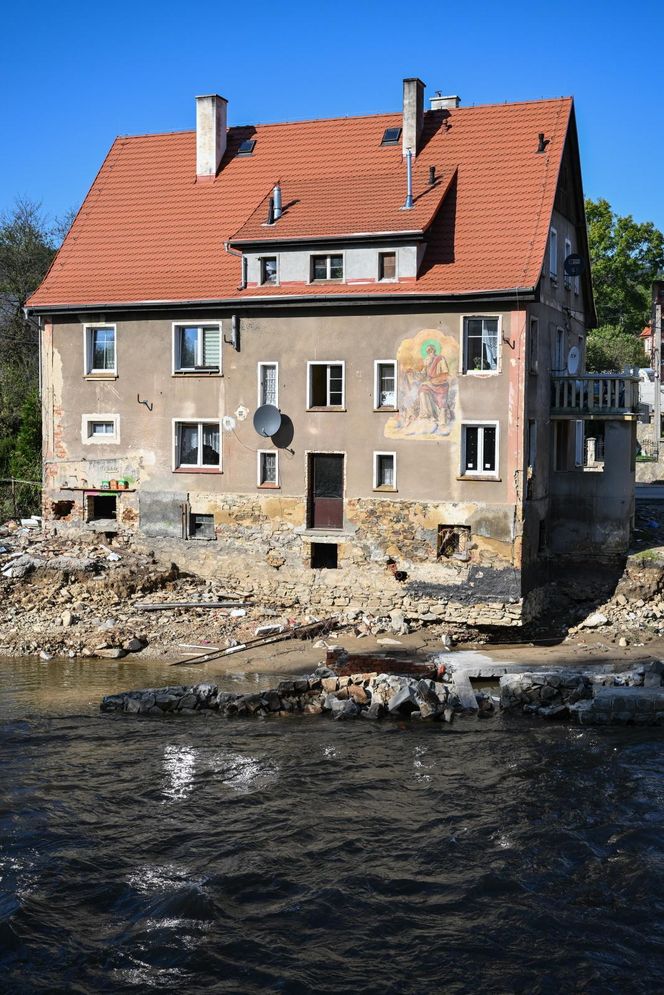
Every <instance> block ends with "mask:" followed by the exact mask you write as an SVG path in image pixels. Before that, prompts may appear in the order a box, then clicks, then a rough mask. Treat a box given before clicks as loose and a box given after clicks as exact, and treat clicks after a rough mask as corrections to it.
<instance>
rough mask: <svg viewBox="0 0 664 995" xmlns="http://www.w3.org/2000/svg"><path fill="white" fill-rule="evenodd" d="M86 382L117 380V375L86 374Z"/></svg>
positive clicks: (84, 376)
mask: <svg viewBox="0 0 664 995" xmlns="http://www.w3.org/2000/svg"><path fill="white" fill-rule="evenodd" d="M83 379H84V380H117V379H118V375H117V373H85V374H84V375H83Z"/></svg>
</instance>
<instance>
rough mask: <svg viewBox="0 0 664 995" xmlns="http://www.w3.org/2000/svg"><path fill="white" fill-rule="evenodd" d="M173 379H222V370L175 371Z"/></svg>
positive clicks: (172, 374)
mask: <svg viewBox="0 0 664 995" xmlns="http://www.w3.org/2000/svg"><path fill="white" fill-rule="evenodd" d="M171 376H172V377H220V376H222V372H221V370H173V372H172V373H171Z"/></svg>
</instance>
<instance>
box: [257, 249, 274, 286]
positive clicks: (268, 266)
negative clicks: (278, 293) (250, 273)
mask: <svg viewBox="0 0 664 995" xmlns="http://www.w3.org/2000/svg"><path fill="white" fill-rule="evenodd" d="M276 282H277V257H276V256H263V258H262V259H261V283H262V284H266V283H268V284H270V283H272V284H274V283H276Z"/></svg>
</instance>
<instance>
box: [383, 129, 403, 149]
mask: <svg viewBox="0 0 664 995" xmlns="http://www.w3.org/2000/svg"><path fill="white" fill-rule="evenodd" d="M400 138H401V128H386V129H385V131H384V132H383V137H382V139H381V143H380V144H381V145H398V144H399V139H400Z"/></svg>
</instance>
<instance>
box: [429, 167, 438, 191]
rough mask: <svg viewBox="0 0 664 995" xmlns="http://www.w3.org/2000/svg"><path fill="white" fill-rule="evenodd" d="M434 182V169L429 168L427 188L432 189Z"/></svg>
mask: <svg viewBox="0 0 664 995" xmlns="http://www.w3.org/2000/svg"><path fill="white" fill-rule="evenodd" d="M435 182H436V167H435V166H429V186H430V187H432V186H433V185H434V183H435Z"/></svg>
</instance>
